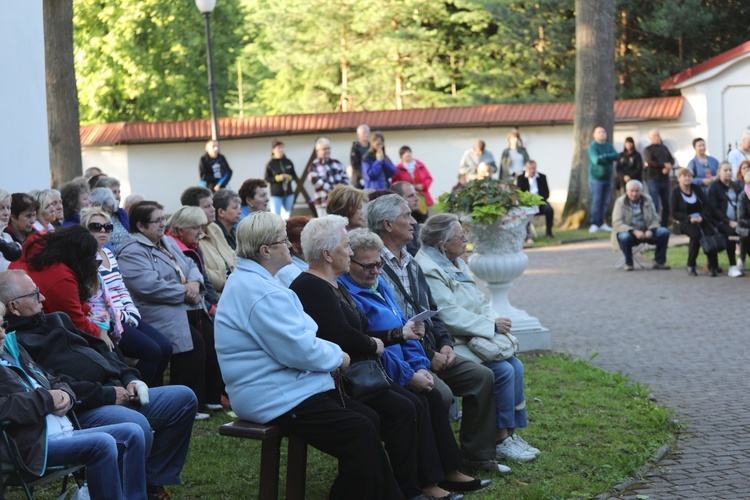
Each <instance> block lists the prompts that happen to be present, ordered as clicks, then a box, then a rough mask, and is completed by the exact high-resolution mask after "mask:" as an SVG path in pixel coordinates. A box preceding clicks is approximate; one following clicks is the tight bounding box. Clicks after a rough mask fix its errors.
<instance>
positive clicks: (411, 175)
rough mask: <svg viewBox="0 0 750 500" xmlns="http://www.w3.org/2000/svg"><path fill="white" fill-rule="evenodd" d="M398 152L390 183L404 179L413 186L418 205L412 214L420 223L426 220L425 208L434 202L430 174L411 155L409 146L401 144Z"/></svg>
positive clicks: (422, 164)
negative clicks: (417, 197)
mask: <svg viewBox="0 0 750 500" xmlns="http://www.w3.org/2000/svg"><path fill="white" fill-rule="evenodd" d="M398 154H399V156H400V157H401V163H399V164H398V165H396V174H395V175H394V176H393V178H392V179H391V183H392V184H395V183H396V182H399V181H405V182H408V183H409V184H411V185H413V186H414V189H416V190H417V194H418V195H419V206H418V207H417V209H416V210H415V211H414V212H413V213H412V216H413V217H414V219H416V221H417V222H419V223H422V222H424V221H425V220H427V208H428V207H431V206H432V205H433V204H434V203H435V202H434V201H433V199H432V196H430V185H432V175H430V171H429V170H427V167H425V165H424V163H422V162H421V161H419V160H417V159H416V158H414V157H412V155H411V148H410V147H409V146H402V147H401V149H399V150H398Z"/></svg>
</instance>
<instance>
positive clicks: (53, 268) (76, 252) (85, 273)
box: [9, 226, 114, 348]
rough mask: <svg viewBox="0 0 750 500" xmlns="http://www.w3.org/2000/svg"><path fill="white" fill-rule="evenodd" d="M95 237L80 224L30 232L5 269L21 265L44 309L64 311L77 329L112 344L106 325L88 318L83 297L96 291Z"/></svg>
mask: <svg viewBox="0 0 750 500" xmlns="http://www.w3.org/2000/svg"><path fill="white" fill-rule="evenodd" d="M97 251H98V245H97V243H96V239H95V238H94V237H93V236H92V235H91V233H90V232H89V231H88V230H87V229H86V228H84V227H83V226H71V227H66V228H62V229H58V230H57V231H55V232H54V233H52V232H50V233H46V234H43V235H37V234H35V235H32V236H30V237H28V238H27V239H26V241H24V244H23V254H22V256H21V260H18V261H16V262H13V263H11V265H10V267H9V269H21V270H23V271H26V273H27V274H28V275H29V276H30V277H31V279H32V280H34V283H36V285H37V286H38V287H39V291H40V292H41V294H42V295H44V297H45V298H46V300H45V301H44V302H43V307H44V312H46V313H52V312H64V313H65V314H67V315H68V316H70V319H71V320H72V321H73V324H74V325H75V326H76V328H78V329H79V330H82V331H84V332H86V333H88V334H89V335H92V336H94V337H99V338H101V339H102V340H104V341H105V342H107V344H108V345H110V348H113V347H114V346H113V343H112V340H111V339H110V335H109V334H108V330H107V329H106V328H100V326H99V325H97V323H96V322H95V321H93V320H92V318H91V317H90V316H91V307H90V306H89V305H88V304H87V303H86V301H87V300H88V299H89V298H90V297H91V296H92V295H94V294H95V293H97V292H98V291H99V286H100V285H99V271H98V268H99V263H98V262H97V261H96V253H97Z"/></svg>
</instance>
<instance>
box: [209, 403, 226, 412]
mask: <svg viewBox="0 0 750 500" xmlns="http://www.w3.org/2000/svg"><path fill="white" fill-rule="evenodd" d="M205 406H206V410H211V411H220V410H223V409H224V407H223V406H221V405H210V404H206V405H205Z"/></svg>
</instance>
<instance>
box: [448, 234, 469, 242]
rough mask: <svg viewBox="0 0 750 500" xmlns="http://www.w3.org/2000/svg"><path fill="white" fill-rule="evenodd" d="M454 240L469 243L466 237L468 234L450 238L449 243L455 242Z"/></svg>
mask: <svg viewBox="0 0 750 500" xmlns="http://www.w3.org/2000/svg"><path fill="white" fill-rule="evenodd" d="M453 240H461V241H463V242H467V241H469V239H468V238H467V237H466V233H461V234H459V235H458V236H454V237H453V238H448V241H453Z"/></svg>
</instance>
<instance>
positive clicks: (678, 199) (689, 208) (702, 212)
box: [670, 167, 719, 277]
mask: <svg viewBox="0 0 750 500" xmlns="http://www.w3.org/2000/svg"><path fill="white" fill-rule="evenodd" d="M677 182H678V187H676V188H675V189H673V190H672V198H671V200H670V208H671V211H672V217H674V220H675V221H676V222H678V223H679V225H680V232H681V233H682V234H686V235H687V236H689V237H690V242H689V243H688V260H687V273H688V274H689V275H690V276H698V273H696V271H695V261H696V259H697V258H698V252H699V251H700V248H701V243H700V241H701V236H703V235H704V234H705V235H712V234H714V233H715V231H714V228H713V226H711V223H710V222H709V211H710V208H709V206H708V202H707V200H706V196H705V195H704V194H703V190H702V189H693V184H692V182H693V173H692V172H691V171H690V170H689V169H687V168H684V167H683V168H680V169H679V170H678V171H677ZM706 257H708V272H709V273H710V275H711V277H715V276H716V274H717V268H718V267H719V259H718V256H717V254H716V252H710V253H707V254H706Z"/></svg>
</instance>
